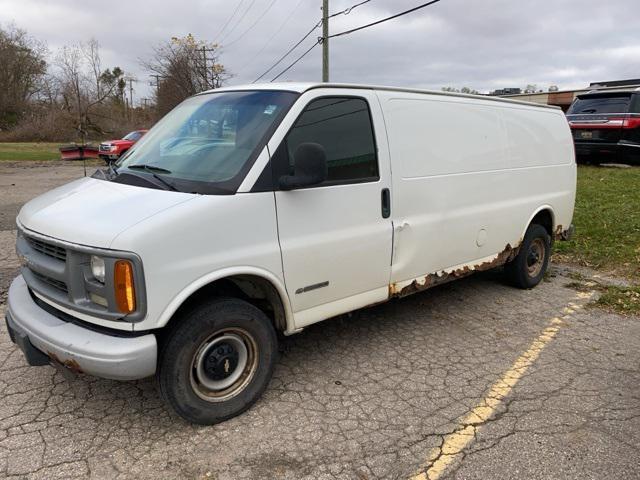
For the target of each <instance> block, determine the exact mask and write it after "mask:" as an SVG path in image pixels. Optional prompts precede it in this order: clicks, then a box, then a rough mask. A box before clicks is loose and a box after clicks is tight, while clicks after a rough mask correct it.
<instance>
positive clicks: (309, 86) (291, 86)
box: [202, 82, 561, 110]
mask: <svg viewBox="0 0 640 480" xmlns="http://www.w3.org/2000/svg"><path fill="white" fill-rule="evenodd" d="M316 88H353V89H362V90H382V91H390V92H408V93H426V94H429V95H442V96H448V97H462V98H473V99H482V100H489V101H493V102H500V103H515V104H517V105H527V106H530V107H539V108H551V109H553V110H561V109H560V107H557V106H555V105H545V104H542V103H534V102H525V101H522V100H512V99H510V98H501V97H494V96H491V95H472V94H468V93H458V92H445V91H440V90H426V89H421V88H402V87H391V86H381V85H362V84H357V83H312V82H278V83H253V84H246V85H234V86H232V87H221V88H217V89H215V90H207V91H206V92H202V93H203V94H204V93H213V92H231V91H238V90H285V91H290V92H297V93H304V92H306V91H308V90H313V89H316Z"/></svg>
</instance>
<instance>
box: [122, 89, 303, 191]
mask: <svg viewBox="0 0 640 480" xmlns="http://www.w3.org/2000/svg"><path fill="white" fill-rule="evenodd" d="M297 96H298V94H296V93H292V92H283V91H266V90H265V91H237V92H221V93H211V94H203V95H198V96H195V97H191V98H189V99H187V100H185V101H184V102H182V103H181V104H180V105H178V106H177V107H176V108H175V109H173V110H172V111H171V112H169V113H168V114H167V115H166V116H165V117H164V118H163V119H162V120H161V121H160V122H158V123H157V124H156V125H155V126H154V127H153V128H152V129H151V130H150V131H149V132H148V133H147V134H146V135H144V136H143V137H142V138H141V139H140V141H139V142H138V143H137V144H136V145H135V148H132V149H131V150H130V151H129V153H128V154H126V155H125V156H123V157H122V158H121V159H120V160H119V161H118V163H117V164H116V168H117V174H118V176H117V177H116V179H114V181H117V182H119V183H133V184H136V185H140V182H139V180H140V178H143V179H146V180H147V181H148V183H150V184H151V185H156V186H157V184H158V176H161V181H164V182H163V183H164V184H165V185H166V184H167V183H168V184H169V185H170V186H171V189H172V190H179V191H185V192H194V193H204V194H215V193H235V191H236V190H237V188H238V186H239V185H240V183H241V182H242V179H243V177H244V176H245V175H246V173H247V172H248V170H249V169H250V168H251V166H252V164H253V161H254V160H255V158H256V157H257V156H258V155H259V153H260V151H261V150H262V148H263V147H264V144H265V142H266V141H267V140H268V138H267V137H268V135H269V134H270V133H272V131H273V130H274V129H275V127H277V125H278V124H279V123H280V120H281V119H282V117H283V116H284V114H285V113H286V112H287V111H288V109H289V108H290V107H291V105H292V104H293V102H294V101H295V99H296V98H297ZM128 177H129V178H133V179H134V180H132V181H127V180H126V178H128Z"/></svg>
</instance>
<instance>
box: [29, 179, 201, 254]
mask: <svg viewBox="0 0 640 480" xmlns="http://www.w3.org/2000/svg"><path fill="white" fill-rule="evenodd" d="M197 196H198V195H194V194H190V193H182V192H169V191H166V190H156V189H152V188H144V187H136V186H132V185H123V184H120V183H113V182H108V181H105V180H97V179H94V178H82V179H80V180H76V181H74V182H71V183H68V184H66V185H63V186H61V187H58V188H56V189H54V190H51V191H49V192H47V193H45V194H43V195H40V196H39V197H36V198H34V199H33V200H31V201H29V202H28V203H27V204H25V205H24V206H23V207H22V209H21V210H20V213H19V214H18V219H17V220H18V224H20V225H22V226H23V227H24V228H26V229H28V230H32V231H34V232H37V233H40V234H42V235H46V236H49V237H53V238H57V239H59V240H65V241H67V242H72V243H77V244H81V245H87V246H91V247H100V248H110V246H111V243H112V242H113V240H114V239H115V238H116V237H117V236H118V234H120V233H122V232H123V231H125V230H127V229H128V228H130V227H132V226H133V225H135V224H137V223H138V222H141V221H142V220H145V219H147V218H149V217H152V216H154V215H157V214H158V213H160V212H162V211H164V210H167V209H169V208H171V207H174V206H175V205H179V204H181V203H184V202H187V201H189V200H191V199H193V198H196V197H197Z"/></svg>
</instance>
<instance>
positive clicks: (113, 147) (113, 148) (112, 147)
mask: <svg viewBox="0 0 640 480" xmlns="http://www.w3.org/2000/svg"><path fill="white" fill-rule="evenodd" d="M117 148H118V147H116V146H115V145H109V151H110V152H113V151H115V150H116V149H117Z"/></svg>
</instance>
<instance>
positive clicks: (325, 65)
mask: <svg viewBox="0 0 640 480" xmlns="http://www.w3.org/2000/svg"><path fill="white" fill-rule="evenodd" d="M322 81H323V82H328V81H329V0H322Z"/></svg>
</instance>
